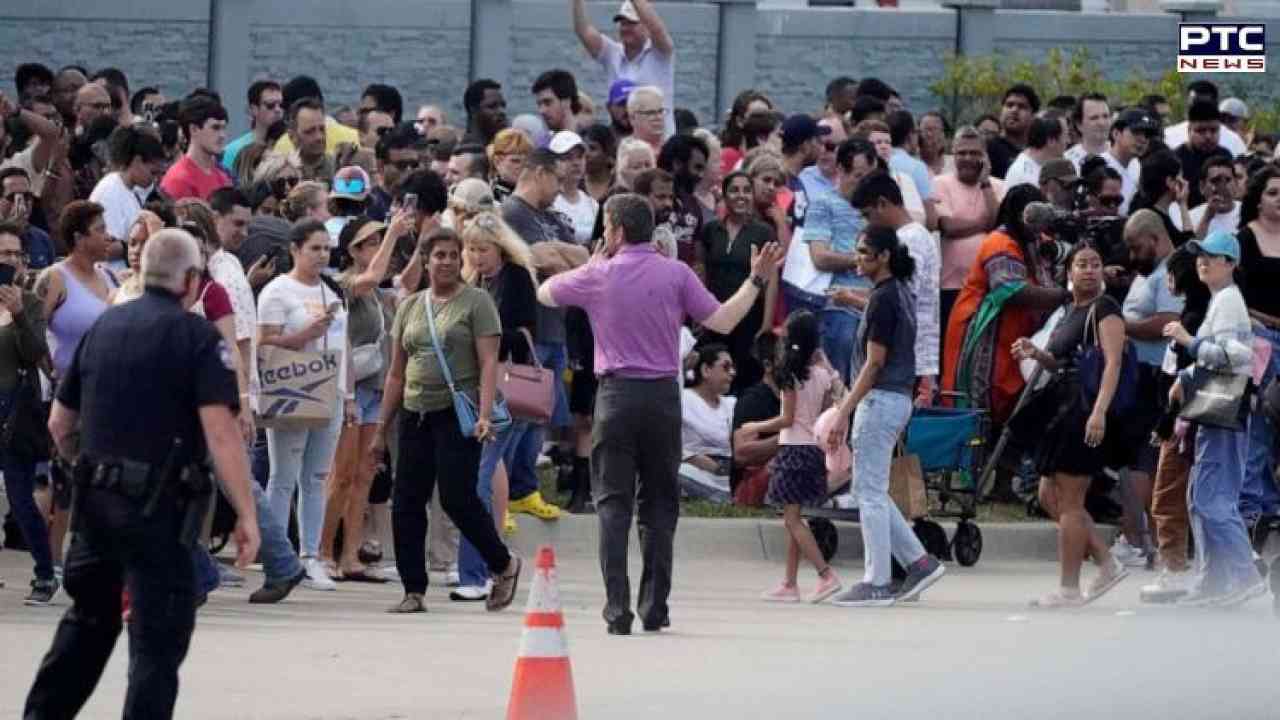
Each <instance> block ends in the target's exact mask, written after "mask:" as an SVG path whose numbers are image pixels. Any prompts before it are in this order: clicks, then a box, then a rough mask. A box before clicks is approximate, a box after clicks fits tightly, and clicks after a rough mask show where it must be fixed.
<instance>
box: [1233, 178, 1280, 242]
mask: <svg viewBox="0 0 1280 720" xmlns="http://www.w3.org/2000/svg"><path fill="white" fill-rule="evenodd" d="M1277 178H1280V168H1278V167H1276V166H1275V165H1267V166H1266V167H1264V168H1262V169H1261V170H1259V171H1258V172H1256V173H1254V174H1253V176H1252V177H1250V178H1249V185H1248V187H1247V189H1246V190H1245V192H1244V198H1243V199H1242V200H1240V225H1239V229H1241V230H1243V229H1245V228H1246V227H1248V226H1249V223H1251V222H1253V221H1254V220H1257V219H1258V209H1259V208H1260V207H1261V205H1262V193H1264V192H1266V190H1267V183H1269V182H1271V181H1272V180H1275V179H1277Z"/></svg>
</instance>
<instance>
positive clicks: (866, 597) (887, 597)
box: [831, 582, 895, 607]
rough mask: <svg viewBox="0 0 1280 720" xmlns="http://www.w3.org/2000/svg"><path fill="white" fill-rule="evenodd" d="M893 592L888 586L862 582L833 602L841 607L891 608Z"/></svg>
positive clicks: (836, 597)
mask: <svg viewBox="0 0 1280 720" xmlns="http://www.w3.org/2000/svg"><path fill="white" fill-rule="evenodd" d="M894 600H895V597H894V594H893V590H891V589H889V586H888V585H872V584H871V583H866V582H860V583H858V584H857V585H854V586H853V587H852V588H850V589H849V590H848V591H847V592H844V593H841V594H839V595H837V596H835V598H834V599H833V600H832V601H831V604H832V605H839V606H840V607H889V606H890V605H892V604H893V603H894Z"/></svg>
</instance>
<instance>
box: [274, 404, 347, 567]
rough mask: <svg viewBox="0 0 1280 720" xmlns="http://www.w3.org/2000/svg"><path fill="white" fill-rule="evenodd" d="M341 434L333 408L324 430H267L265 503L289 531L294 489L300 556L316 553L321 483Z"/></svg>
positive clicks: (338, 411) (321, 508) (337, 413)
mask: <svg viewBox="0 0 1280 720" xmlns="http://www.w3.org/2000/svg"><path fill="white" fill-rule="evenodd" d="M341 431H342V408H341V406H340V405H339V406H337V407H335V408H334V413H333V417H332V419H331V420H330V421H329V425H328V426H327V427H322V428H313V429H307V430H274V429H270V428H268V429H267V454H268V456H269V458H270V462H271V472H270V480H268V481H267V500H268V502H270V504H271V514H272V516H273V517H274V518H275V519H276V520H277V521H278V522H279V523H280V524H281V525H283V526H285V527H286V528H287V527H289V502H290V501H291V500H292V499H293V491H294V488H297V489H298V495H299V498H298V535H299V538H300V540H301V546H302V555H303V556H304V557H315V556H316V555H317V554H318V553H319V552H320V529H321V526H322V525H323V524H324V502H325V497H324V483H325V479H326V478H327V477H328V475H329V468H330V467H331V466H332V465H333V453H334V451H335V450H336V449H337V447H338V434H339V433H340V432H341Z"/></svg>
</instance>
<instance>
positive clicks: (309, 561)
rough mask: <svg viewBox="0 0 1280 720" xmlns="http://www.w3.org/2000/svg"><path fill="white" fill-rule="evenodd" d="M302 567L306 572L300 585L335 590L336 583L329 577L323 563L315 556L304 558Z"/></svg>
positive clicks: (336, 587) (312, 588)
mask: <svg viewBox="0 0 1280 720" xmlns="http://www.w3.org/2000/svg"><path fill="white" fill-rule="evenodd" d="M302 569H303V571H304V572H305V573H306V574H307V577H306V579H305V580H303V581H302V585H303V586H304V587H306V588H308V589H310V590H325V591H329V590H337V589H338V584H337V583H335V582H334V581H333V578H331V577H329V571H328V570H327V569H326V568H325V566H324V563H322V562H320V561H319V560H318V559H316V558H306V559H305V560H303V561H302Z"/></svg>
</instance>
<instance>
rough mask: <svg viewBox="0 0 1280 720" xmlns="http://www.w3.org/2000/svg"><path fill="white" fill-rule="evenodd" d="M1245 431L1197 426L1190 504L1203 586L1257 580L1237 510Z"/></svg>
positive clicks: (1215, 589) (1222, 587)
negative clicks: (1202, 574)
mask: <svg viewBox="0 0 1280 720" xmlns="http://www.w3.org/2000/svg"><path fill="white" fill-rule="evenodd" d="M1248 446H1249V432H1248V429H1245V430H1244V431H1241V432H1234V431H1231V430H1223V429H1221V428H1215V427H1207V426H1201V427H1200V428H1199V429H1198V430H1197V433H1196V461H1195V464H1194V465H1192V466H1191V484H1190V489H1189V491H1188V492H1189V496H1188V508H1189V510H1190V511H1191V527H1192V532H1194V533H1195V539H1196V547H1197V548H1200V550H1198V551H1197V555H1199V556H1202V557H1203V558H1204V563H1205V568H1204V572H1205V574H1204V580H1203V583H1204V589H1205V590H1207V591H1208V592H1210V593H1220V592H1228V591H1230V590H1234V589H1236V588H1239V587H1241V586H1242V585H1247V584H1249V583H1252V582H1257V580H1258V570H1257V568H1256V567H1254V564H1253V547H1252V545H1250V543H1249V531H1248V530H1246V529H1245V526H1244V519H1243V518H1242V517H1241V516H1240V488H1241V486H1242V485H1243V484H1244V472H1245V457H1246V456H1247V452H1248Z"/></svg>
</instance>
